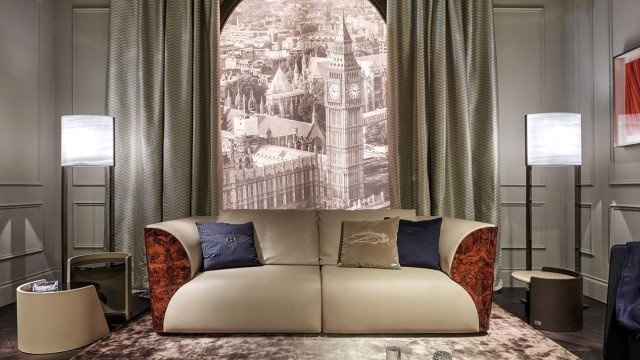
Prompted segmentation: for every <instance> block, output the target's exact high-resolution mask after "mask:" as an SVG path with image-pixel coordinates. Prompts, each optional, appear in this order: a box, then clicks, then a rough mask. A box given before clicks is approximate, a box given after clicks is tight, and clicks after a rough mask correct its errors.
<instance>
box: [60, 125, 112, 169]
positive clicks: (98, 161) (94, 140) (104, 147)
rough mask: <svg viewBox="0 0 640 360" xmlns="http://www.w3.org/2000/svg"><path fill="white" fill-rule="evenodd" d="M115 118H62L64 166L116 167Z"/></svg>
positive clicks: (61, 141) (61, 135) (61, 139)
mask: <svg viewBox="0 0 640 360" xmlns="http://www.w3.org/2000/svg"><path fill="white" fill-rule="evenodd" d="M113 126H114V119H113V117H111V116H100V115H65V116H63V117H62V118H61V126H60V129H61V134H60V143H61V149H62V161H61V163H62V166H113V165H114V128H113Z"/></svg>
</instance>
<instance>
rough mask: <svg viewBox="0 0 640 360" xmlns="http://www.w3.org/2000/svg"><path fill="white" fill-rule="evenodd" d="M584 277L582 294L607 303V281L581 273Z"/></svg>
mask: <svg viewBox="0 0 640 360" xmlns="http://www.w3.org/2000/svg"><path fill="white" fill-rule="evenodd" d="M582 276H583V278H584V283H583V286H584V289H583V292H584V295H585V296H588V297H590V298H592V299H596V300H598V301H600V302H603V303H605V304H606V303H607V281H606V280H604V279H600V278H597V277H595V276H591V275H588V274H582Z"/></svg>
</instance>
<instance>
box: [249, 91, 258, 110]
mask: <svg viewBox="0 0 640 360" xmlns="http://www.w3.org/2000/svg"><path fill="white" fill-rule="evenodd" d="M248 110H249V113H254V112H255V111H256V98H255V96H253V87H252V88H251V95H249V104H248Z"/></svg>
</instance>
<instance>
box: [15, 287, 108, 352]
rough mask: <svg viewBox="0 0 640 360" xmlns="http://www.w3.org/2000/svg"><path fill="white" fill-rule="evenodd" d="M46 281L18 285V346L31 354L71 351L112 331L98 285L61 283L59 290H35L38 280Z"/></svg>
mask: <svg viewBox="0 0 640 360" xmlns="http://www.w3.org/2000/svg"><path fill="white" fill-rule="evenodd" d="M45 281H46V280H37V281H33V282H29V283H26V284H24V285H21V286H20V287H18V289H16V293H17V294H16V295H17V313H18V350H20V351H22V352H25V353H29V354H48V353H55V352H61V351H67V350H71V349H75V348H79V347H81V346H85V345H87V344H90V343H92V342H94V341H96V340H98V339H100V338H101V337H103V336H105V335H107V334H108V333H109V327H108V325H107V321H106V320H105V317H104V314H103V312H102V306H101V305H100V301H99V300H98V294H97V292H96V288H95V286H94V285H92V284H87V283H84V284H77V285H76V284H74V283H72V284H70V285H66V284H61V285H62V286H61V287H60V289H59V290H58V291H51V292H33V291H32V287H33V284H34V283H40V282H45ZM76 286H78V287H77V288H76ZM67 288H68V289H67Z"/></svg>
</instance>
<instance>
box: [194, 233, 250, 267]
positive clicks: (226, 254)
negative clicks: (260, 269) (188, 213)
mask: <svg viewBox="0 0 640 360" xmlns="http://www.w3.org/2000/svg"><path fill="white" fill-rule="evenodd" d="M196 226H197V227H198V233H199V234H200V243H201V245H202V270H204V271H207V270H216V269H226V268H236V267H246V266H260V265H262V263H261V262H260V259H259V258H258V253H257V252H256V247H255V242H254V239H253V223H251V222H248V223H246V224H227V223H213V222H196Z"/></svg>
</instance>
